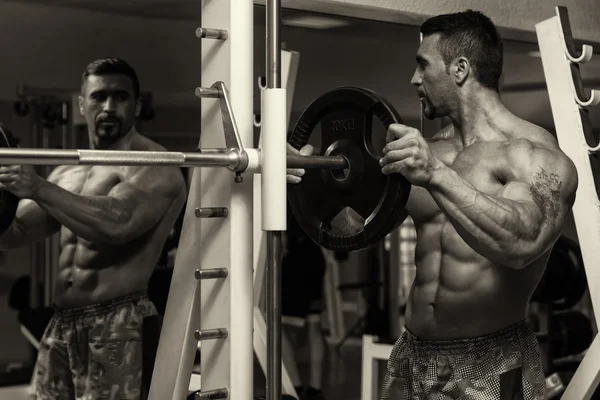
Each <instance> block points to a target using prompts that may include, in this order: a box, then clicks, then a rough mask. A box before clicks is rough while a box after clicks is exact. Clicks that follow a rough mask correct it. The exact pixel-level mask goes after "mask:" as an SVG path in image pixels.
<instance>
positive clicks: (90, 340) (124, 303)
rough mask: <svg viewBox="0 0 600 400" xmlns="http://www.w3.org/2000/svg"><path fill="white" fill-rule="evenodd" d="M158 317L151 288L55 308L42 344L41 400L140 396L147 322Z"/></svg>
mask: <svg viewBox="0 0 600 400" xmlns="http://www.w3.org/2000/svg"><path fill="white" fill-rule="evenodd" d="M151 315H156V308H155V307H154V304H153V303H152V302H151V301H150V300H149V299H148V298H147V296H146V293H145V292H138V293H132V294H130V295H127V296H123V297H119V298H116V299H114V300H112V301H110V302H108V303H104V304H98V305H91V306H86V307H80V308H75V309H60V308H55V312H54V316H53V317H52V320H51V321H50V323H49V324H48V327H47V328H46V331H45V332H44V336H43V337H42V340H41V342H40V349H39V352H38V359H37V363H36V368H35V369H36V372H35V374H36V375H35V376H34V381H33V384H34V390H35V394H36V399H39V400H46V399H52V400H55V399H56V400H58V399H60V400H75V399H77V400H100V399H102V400H130V399H136V400H137V399H139V398H140V395H141V382H142V343H141V339H142V337H141V336H142V323H143V319H144V318H145V317H148V316H151Z"/></svg>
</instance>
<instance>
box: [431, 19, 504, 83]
mask: <svg viewBox="0 0 600 400" xmlns="http://www.w3.org/2000/svg"><path fill="white" fill-rule="evenodd" d="M421 33H422V34H423V36H427V35H433V34H436V33H439V34H440V35H441V37H440V42H439V46H438V49H439V51H440V54H441V55H442V58H443V59H444V63H445V64H446V65H449V64H450V62H452V60H453V59H455V58H456V57H461V56H464V57H466V58H467V59H468V60H469V61H470V63H471V65H472V66H473V69H474V72H475V77H476V79H477V81H478V82H479V83H480V84H481V85H483V86H485V87H487V88H489V89H492V90H496V91H498V90H499V82H500V76H501V75H502V63H503V45H502V38H501V37H500V34H499V33H498V30H497V29H496V26H495V25H494V23H493V22H492V21H491V20H490V19H489V18H488V17H486V16H485V15H484V14H482V13H481V12H479V11H473V10H467V11H463V12H459V13H454V14H443V15H438V16H435V17H432V18H430V19H428V20H427V21H425V22H424V23H423V25H421Z"/></svg>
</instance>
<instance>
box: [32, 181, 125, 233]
mask: <svg viewBox="0 0 600 400" xmlns="http://www.w3.org/2000/svg"><path fill="white" fill-rule="evenodd" d="M32 200H34V201H35V202H36V203H37V204H38V205H39V206H40V207H41V208H42V209H43V210H45V211H46V212H47V213H48V214H50V215H51V216H52V217H54V218H55V219H56V220H57V221H58V222H59V223H60V224H61V225H64V226H65V227H67V228H68V229H69V230H71V231H72V232H73V233H74V234H75V235H76V236H79V237H81V238H83V239H85V240H89V241H91V242H97V243H106V244H112V243H114V242H115V241H116V238H117V236H118V234H119V232H121V231H122V229H123V227H124V226H125V225H126V224H127V222H128V221H129V219H130V216H131V212H130V211H127V210H125V207H124V206H123V204H122V201H120V200H119V199H116V198H114V197H109V196H81V195H77V194H74V193H71V192H69V191H67V190H64V189H63V188H61V187H59V186H57V185H54V184H52V183H50V182H45V183H44V184H42V185H40V187H39V188H38V190H37V191H36V193H35V195H34V196H33V197H32Z"/></svg>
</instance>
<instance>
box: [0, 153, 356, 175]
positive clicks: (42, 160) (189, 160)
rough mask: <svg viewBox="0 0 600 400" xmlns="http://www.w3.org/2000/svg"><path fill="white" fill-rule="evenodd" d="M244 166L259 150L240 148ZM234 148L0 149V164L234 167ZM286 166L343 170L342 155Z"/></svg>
mask: <svg viewBox="0 0 600 400" xmlns="http://www.w3.org/2000/svg"><path fill="white" fill-rule="evenodd" d="M244 152H246V154H247V155H248V159H249V160H250V163H249V165H248V169H249V170H250V171H251V172H252V171H254V170H259V169H260V167H259V165H260V149H244ZM241 158H242V156H241V154H240V152H239V151H237V150H223V149H201V150H200V151H197V152H174V151H128V150H82V149H68V150H65V149H33V148H0V164H30V165H123V166H128V165H139V166H144V165H147V166H179V167H227V168H229V169H231V170H237V168H238V166H239V165H240V161H241ZM287 166H288V168H321V169H343V168H347V167H348V161H347V160H346V158H344V157H342V156H300V155H289V154H288V155H287Z"/></svg>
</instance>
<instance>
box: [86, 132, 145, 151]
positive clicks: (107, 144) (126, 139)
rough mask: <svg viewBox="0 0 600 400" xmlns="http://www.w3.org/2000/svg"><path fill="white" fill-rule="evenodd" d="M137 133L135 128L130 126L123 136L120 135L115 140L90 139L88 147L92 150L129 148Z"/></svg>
mask: <svg viewBox="0 0 600 400" xmlns="http://www.w3.org/2000/svg"><path fill="white" fill-rule="evenodd" d="M137 135H138V132H137V130H136V129H135V128H132V129H131V130H130V131H129V133H128V134H127V135H125V136H121V137H120V138H118V139H117V140H114V141H107V140H102V139H98V143H97V144H96V143H94V141H93V140H92V141H90V148H91V149H92V150H131V149H132V143H133V140H134V138H135V137H136V136H137Z"/></svg>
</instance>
